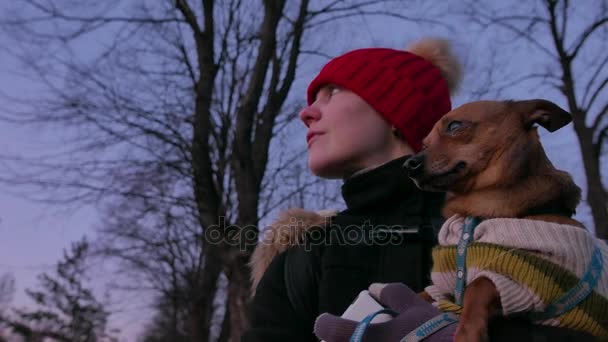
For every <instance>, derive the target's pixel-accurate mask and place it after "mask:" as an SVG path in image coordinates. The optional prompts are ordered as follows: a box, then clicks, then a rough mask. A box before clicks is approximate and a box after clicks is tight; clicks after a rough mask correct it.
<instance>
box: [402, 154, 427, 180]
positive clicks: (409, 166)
mask: <svg viewBox="0 0 608 342" xmlns="http://www.w3.org/2000/svg"><path fill="white" fill-rule="evenodd" d="M403 167H404V168H405V169H406V170H407V172H408V175H409V176H410V177H413V176H417V175H419V174H421V173H422V171H424V155H423V154H417V155H415V156H413V157H410V158H408V160H406V161H405V163H404V164H403Z"/></svg>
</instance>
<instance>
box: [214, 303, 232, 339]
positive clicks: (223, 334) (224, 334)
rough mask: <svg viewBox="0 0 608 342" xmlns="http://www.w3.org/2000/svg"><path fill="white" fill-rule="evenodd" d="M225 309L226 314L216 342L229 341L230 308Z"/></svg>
mask: <svg viewBox="0 0 608 342" xmlns="http://www.w3.org/2000/svg"><path fill="white" fill-rule="evenodd" d="M225 307H226V312H225V313H224V319H223V321H222V327H221V330H220V335H219V336H218V338H217V342H228V340H229V339H230V308H229V307H228V305H226V306H225Z"/></svg>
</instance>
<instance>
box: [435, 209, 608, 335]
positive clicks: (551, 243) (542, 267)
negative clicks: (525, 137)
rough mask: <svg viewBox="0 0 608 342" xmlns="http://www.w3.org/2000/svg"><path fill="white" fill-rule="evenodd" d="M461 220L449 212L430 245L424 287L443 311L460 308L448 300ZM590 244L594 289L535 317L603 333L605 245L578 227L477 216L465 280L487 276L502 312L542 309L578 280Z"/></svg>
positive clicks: (607, 329) (607, 292)
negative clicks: (596, 271)
mask: <svg viewBox="0 0 608 342" xmlns="http://www.w3.org/2000/svg"><path fill="white" fill-rule="evenodd" d="M463 222H464V218H463V217H462V216H459V215H455V216H452V217H451V218H449V219H448V220H447V221H446V222H445V223H444V225H443V226H442V227H441V230H440V231H439V246H437V247H436V248H435V249H434V250H433V270H432V273H431V279H432V282H433V284H432V285H431V286H428V287H427V288H426V289H425V291H426V292H427V293H428V294H429V295H430V296H431V297H433V299H434V300H435V301H436V305H438V306H439V308H441V309H442V310H444V311H452V312H460V310H461V307H460V306H458V305H456V304H455V303H454V289H455V286H456V245H457V244H458V241H459V239H460V236H461V233H462V227H463ZM596 246H598V247H599V248H600V251H601V254H602V259H603V265H604V266H603V270H602V274H601V277H600V279H599V281H598V283H597V285H596V287H595V289H594V291H593V292H592V293H591V294H590V295H589V296H588V297H587V298H586V299H585V300H583V301H582V302H581V303H579V305H578V306H576V307H575V308H574V309H572V310H570V311H568V312H566V313H564V314H562V315H561V316H558V317H554V318H551V319H547V320H543V321H539V322H538V323H540V324H546V325H553V326H560V327H565V328H571V329H575V330H579V331H584V332H587V333H590V334H593V335H594V336H597V337H601V338H608V267H607V265H608V246H607V245H606V243H604V242H602V241H600V240H598V239H596V238H595V237H593V236H592V235H591V234H590V233H589V232H588V231H586V230H585V229H582V228H580V227H575V226H570V225H563V224H556V223H549V222H543V221H537V220H525V219H512V218H500V219H488V220H485V221H482V222H481V223H480V224H479V225H478V226H477V227H476V228H475V231H474V237H473V241H472V242H471V244H470V245H469V247H468V250H467V258H466V265H467V277H466V278H467V279H466V282H467V284H469V283H471V282H472V281H473V280H475V279H477V278H479V277H486V278H488V279H490V280H491V281H492V282H493V283H494V285H495V286H496V288H497V290H498V292H499V294H500V300H501V304H502V310H503V315H505V316H506V315H513V314H519V313H526V312H542V311H543V310H544V309H545V308H546V307H547V305H549V304H550V303H553V302H554V301H556V300H558V299H559V298H560V297H561V296H562V295H563V294H564V293H565V292H567V291H568V290H570V289H571V288H573V287H574V286H576V285H577V284H578V282H579V280H580V278H581V277H582V276H583V274H584V273H585V271H586V270H587V267H588V265H589V262H590V259H591V255H592V253H593V250H594V248H595V247H596Z"/></svg>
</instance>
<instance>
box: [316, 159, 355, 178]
mask: <svg viewBox="0 0 608 342" xmlns="http://www.w3.org/2000/svg"><path fill="white" fill-rule="evenodd" d="M340 166H342V165H340V163H331V162H330V161H326V160H318V159H315V158H308V169H310V172H312V174H313V175H315V176H317V177H321V178H326V179H340V178H344V177H345V176H346V175H345V171H344V169H343V167H340Z"/></svg>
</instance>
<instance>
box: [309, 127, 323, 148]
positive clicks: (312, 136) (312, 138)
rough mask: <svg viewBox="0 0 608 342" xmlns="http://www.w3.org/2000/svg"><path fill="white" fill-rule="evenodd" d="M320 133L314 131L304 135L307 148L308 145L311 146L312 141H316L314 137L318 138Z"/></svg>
mask: <svg viewBox="0 0 608 342" xmlns="http://www.w3.org/2000/svg"><path fill="white" fill-rule="evenodd" d="M321 134H322V133H321V132H315V131H310V132H308V133H307V134H306V143H307V144H308V146H309V147H310V145H311V144H312V142H313V141H314V140H316V137H318V136H319V135H321Z"/></svg>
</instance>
